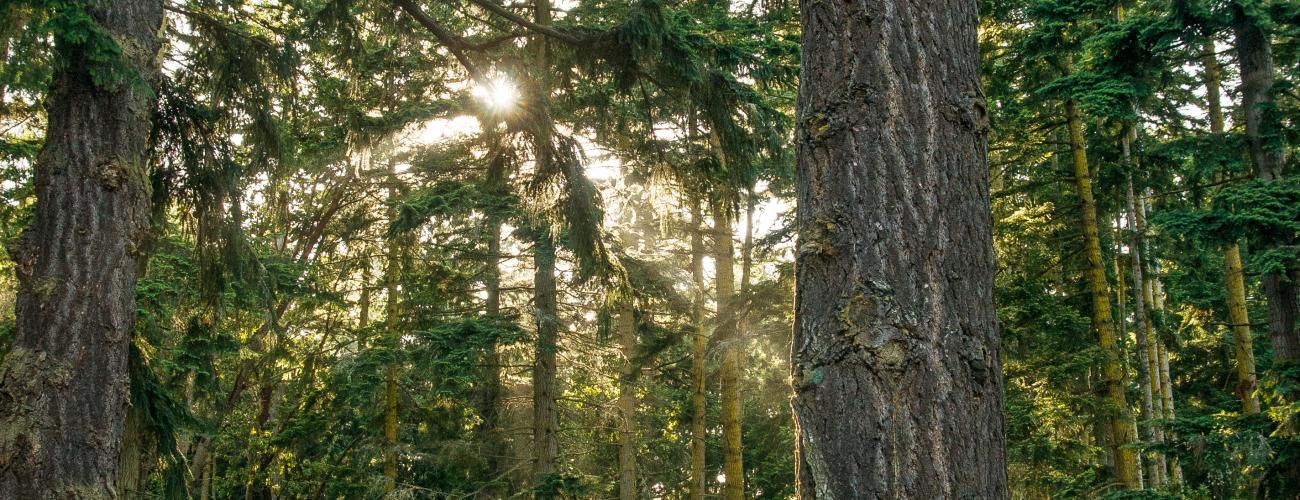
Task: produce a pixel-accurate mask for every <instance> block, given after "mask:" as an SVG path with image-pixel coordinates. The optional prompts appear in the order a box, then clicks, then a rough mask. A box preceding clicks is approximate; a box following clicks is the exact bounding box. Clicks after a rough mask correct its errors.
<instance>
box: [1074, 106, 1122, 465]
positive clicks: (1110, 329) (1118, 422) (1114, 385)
mask: <svg viewBox="0 0 1300 500" xmlns="http://www.w3.org/2000/svg"><path fill="white" fill-rule="evenodd" d="M1065 109H1066V121H1067V126H1068V127H1069V131H1070V151H1071V154H1072V156H1073V159H1074V177H1075V187H1076V188H1077V189H1078V194H1079V200H1080V203H1079V211H1080V213H1081V214H1082V219H1081V220H1080V225H1081V229H1082V230H1083V245H1084V256H1085V257H1086V258H1087V262H1088V269H1087V272H1086V277H1087V281H1088V289H1089V291H1090V292H1091V294H1092V329H1093V331H1094V332H1096V334H1097V343H1098V344H1099V345H1100V346H1101V349H1102V352H1103V353H1105V355H1106V358H1105V360H1104V361H1102V370H1101V375H1102V382H1103V383H1104V384H1105V389H1106V399H1107V400H1109V401H1110V403H1111V405H1112V407H1113V411H1114V412H1115V414H1114V415H1111V416H1110V417H1109V421H1110V429H1111V435H1112V438H1111V442H1110V446H1111V454H1112V455H1114V456H1115V478H1116V479H1117V480H1119V482H1120V483H1121V484H1123V485H1124V487H1125V488H1129V489H1137V488H1139V487H1141V483H1140V481H1141V478H1140V474H1139V473H1138V461H1137V454H1136V452H1134V451H1133V449H1132V448H1131V447H1130V446H1129V445H1131V444H1132V443H1133V441H1134V435H1133V427H1132V416H1131V414H1130V412H1129V407H1128V398H1127V397H1126V396H1125V394H1124V370H1123V367H1122V366H1121V363H1120V356H1121V354H1120V351H1119V343H1118V336H1117V335H1116V333H1115V328H1114V324H1113V323H1112V319H1111V311H1110V283H1109V281H1108V280H1107V279H1106V269H1105V267H1103V266H1102V257H1101V238H1100V237H1099V236H1098V232H1097V203H1096V201H1094V200H1093V196H1092V175H1091V172H1090V170H1089V166H1088V153H1087V150H1086V149H1084V148H1085V146H1084V137H1083V119H1082V117H1081V116H1080V115H1079V109H1078V107H1077V106H1076V105H1075V103H1074V100H1073V99H1069V100H1067V101H1066V102H1065Z"/></svg>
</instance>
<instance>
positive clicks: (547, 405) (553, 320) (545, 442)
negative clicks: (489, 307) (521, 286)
mask: <svg viewBox="0 0 1300 500" xmlns="http://www.w3.org/2000/svg"><path fill="white" fill-rule="evenodd" d="M537 231H538V234H537V239H536V240H535V241H534V243H533V262H534V264H535V266H536V270H535V274H534V275H533V290H534V291H533V315H534V316H535V317H536V320H537V345H536V349H535V353H536V357H535V360H534V362H533V480H534V481H535V482H537V483H538V484H541V483H542V482H543V481H545V480H547V479H548V478H549V477H550V476H552V475H553V474H555V473H556V468H555V458H556V455H558V454H559V452H560V444H559V439H558V437H557V436H556V412H557V410H556V402H555V398H556V394H555V391H556V387H555V355H556V351H558V350H559V345H558V336H559V324H558V318H557V316H556V307H555V243H554V242H553V241H552V240H551V236H550V232H549V230H547V229H545V228H543V229H539V230H537ZM538 497H539V498H541V497H548V495H546V494H541V493H539V495H538ZM548 498H549V497H548Z"/></svg>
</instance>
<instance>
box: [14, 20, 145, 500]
mask: <svg viewBox="0 0 1300 500" xmlns="http://www.w3.org/2000/svg"><path fill="white" fill-rule="evenodd" d="M162 7H163V6H162V2H160V1H157V0H132V1H127V0H104V1H100V2H75V3H72V4H70V5H68V6H65V7H64V8H70V9H71V8H76V9H82V8H84V9H85V12H86V13H87V14H88V15H89V17H90V19H92V20H93V21H94V22H95V23H96V24H98V25H99V27H100V28H102V31H100V32H99V33H100V35H97V36H104V37H111V39H112V40H113V41H114V42H116V43H117V44H118V46H119V47H120V48H121V49H122V52H121V55H120V57H121V59H120V60H119V61H114V63H120V64H121V65H123V66H124V67H125V68H128V69H127V70H126V71H124V72H123V73H125V75H124V77H123V78H122V79H121V81H117V82H103V81H101V82H98V83H96V82H95V76H93V75H92V73H94V72H96V71H99V72H104V71H107V70H106V69H105V68H104V67H103V62H102V61H97V58H99V57H100V56H101V55H102V54H101V53H100V52H98V51H92V50H90V49H87V48H86V47H85V46H84V45H82V44H79V43H75V42H72V41H69V40H66V39H62V40H58V41H57V43H56V48H55V52H56V55H55V57H56V58H57V64H55V65H54V66H55V67H56V68H57V70H56V73H55V75H54V78H53V80H52V82H51V84H50V89H49V94H48V98H47V101H46V112H47V120H48V121H47V126H46V132H47V133H46V138H45V145H44V148H43V149H42V150H41V153H40V156H39V157H38V158H37V160H36V164H35V166H34V174H35V183H34V186H35V192H36V200H37V201H36V205H35V208H34V213H33V214H32V218H31V222H30V224H29V225H28V226H27V228H26V230H25V231H24V232H23V234H22V236H21V237H20V238H19V239H18V240H17V241H15V242H14V243H13V244H12V245H11V246H10V247H9V254H10V256H11V258H12V259H13V261H14V268H15V273H16V275H17V278H18V294H17V299H16V304H15V313H16V316H17V320H16V330H15V331H14V335H13V338H12V340H11V344H10V348H9V352H8V353H7V354H6V355H5V356H4V361H3V364H2V365H0V394H3V395H4V396H3V397H0V399H3V400H4V401H5V402H4V404H0V498H116V497H117V496H118V492H117V489H116V484H115V483H116V481H117V476H118V470H119V466H120V459H121V457H120V453H121V445H122V437H123V432H124V427H125V423H126V415H127V409H128V404H129V403H128V399H129V391H128V376H127V371H128V369H127V353H128V350H129V346H130V343H131V336H132V332H133V330H134V325H135V284H136V277H137V274H138V272H139V269H140V267H141V261H142V260H143V259H145V258H146V256H145V255H143V251H144V248H145V247H146V239H147V236H148V229H149V214H150V210H149V200H150V187H149V186H150V185H149V162H148V159H147V158H145V154H144V153H145V147H146V143H147V141H148V136H149V126H150V115H151V114H152V112H153V107H154V100H155V97H156V94H155V93H154V92H153V91H152V90H150V89H149V88H148V86H149V85H151V84H152V83H154V81H155V80H156V78H157V77H158V71H159V68H158V63H159V61H161V58H160V57H158V51H159V49H160V40H159V37H158V34H159V32H160V31H161V27H162V21H163V8H162ZM96 43H104V41H103V40H97V41H96ZM92 52H95V53H92Z"/></svg>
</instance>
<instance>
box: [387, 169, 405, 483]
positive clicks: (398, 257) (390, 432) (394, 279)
mask: <svg viewBox="0 0 1300 500" xmlns="http://www.w3.org/2000/svg"><path fill="white" fill-rule="evenodd" d="M394 165H395V164H390V170H389V182H390V183H391V185H390V186H389V189H388V190H389V193H388V195H389V197H390V198H393V199H395V198H397V197H398V196H400V195H401V194H402V193H403V192H404V191H405V190H404V189H403V187H402V184H401V179H399V178H398V177H397V171H396V170H393V166H394ZM396 217H397V213H396V212H395V211H390V212H389V218H390V219H394V218H396ZM409 246H410V242H409V238H408V237H405V236H393V237H390V238H389V240H388V242H387V248H385V253H386V254H387V262H386V263H385V265H384V282H385V285H386V286H387V291H386V292H387V297H386V298H385V301H384V330H385V332H384V333H385V335H387V336H388V346H389V348H390V349H394V350H396V349H401V345H402V334H403V331H402V330H403V328H402V323H403V322H402V291H401V283H402V274H403V267H404V264H405V263H406V260H407V253H406V252H407V249H408V248H409ZM393 355H396V352H394V353H393ZM397 369H398V366H397V361H396V360H391V361H389V362H388V365H387V366H385V367H384V453H383V455H384V492H385V493H392V492H393V491H395V490H396V489H397V452H398V449H397V448H398V446H397V431H398V418H397V399H398V387H397V385H398V384H397V376H398V370H397Z"/></svg>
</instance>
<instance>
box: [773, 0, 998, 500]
mask: <svg viewBox="0 0 1300 500" xmlns="http://www.w3.org/2000/svg"><path fill="white" fill-rule="evenodd" d="M800 7H801V9H802V21H803V46H804V47H805V52H804V58H803V71H802V73H801V86H800V89H799V102H798V104H799V125H800V131H799V133H798V171H797V173H798V182H797V187H798V202H799V212H798V221H797V223H798V229H799V244H798V257H797V265H796V269H797V273H798V274H797V277H796V280H797V281H796V299H795V328H794V343H793V346H792V362H793V367H792V370H793V373H792V375H793V380H794V385H795V396H794V401H793V405H792V406H793V408H794V413H795V417H796V423H797V439H796V446H797V452H798V459H797V460H796V463H797V465H798V467H799V471H798V473H797V476H798V482H799V484H798V491H799V493H800V495H801V496H802V497H804V498H836V499H849V498H1006V497H1007V495H1008V491H1007V471H1006V458H1005V448H1004V431H1003V416H1002V382H1001V364H1000V361H999V357H998V335H997V326H996V321H995V316H994V308H993V272H994V265H993V244H992V233H991V220H990V214H989V193H988V170H987V164H986V159H985V156H986V151H987V142H986V134H987V129H988V122H987V116H986V112H985V108H984V103H983V98H982V95H981V92H980V88H979V67H978V65H979V57H978V48H977V44H976V27H977V24H978V15H977V13H976V5H975V2H973V1H961V0H940V1H935V2H919V3H913V2H898V1H894V0H886V1H883V2H867V3H844V2H829V3H826V2H808V3H802V4H800Z"/></svg>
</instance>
